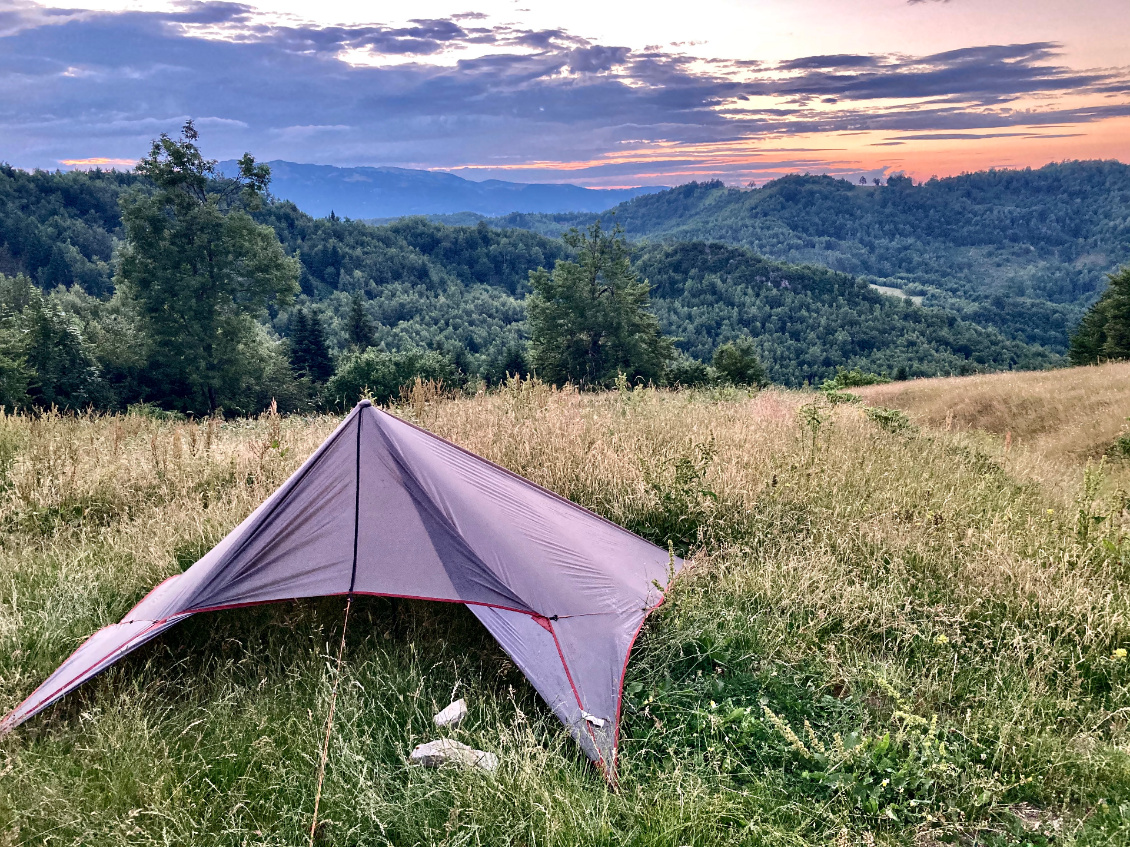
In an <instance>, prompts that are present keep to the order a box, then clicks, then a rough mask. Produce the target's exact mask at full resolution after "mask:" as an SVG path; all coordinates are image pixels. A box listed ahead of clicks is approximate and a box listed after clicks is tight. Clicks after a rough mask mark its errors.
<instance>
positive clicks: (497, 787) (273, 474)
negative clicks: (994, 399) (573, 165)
mask: <svg viewBox="0 0 1130 847" xmlns="http://www.w3.org/2000/svg"><path fill="white" fill-rule="evenodd" d="M1063 378H1064V379H1071V378H1072V377H1071V375H1070V374H1069V373H1065V374H1064V376H1063ZM1041 380H1044V381H1045V382H1046V377H1041ZM1041 385H1043V382H1042V383H1041ZM955 390H956V393H955V395H954V396H955V398H956V399H955V402H958V401H959V400H960V394H961V389H960V385H959V384H958V385H956V386H955ZM1010 390H1016V389H1015V387H1014V388H1013V389H1010ZM1042 390H1046V386H1045V388H1044V389H1042ZM815 402H816V401H815V400H814V397H813V395H811V394H803V393H785V392H775V391H764V392H760V393H758V392H743V391H735V390H727V391H715V392H657V391H652V390H648V389H625V390H624V391H621V392H610V393H607V394H577V393H574V392H570V391H556V390H553V389H550V388H548V387H546V386H544V385H541V384H539V383H536V382H527V381H523V382H518V381H512V382H511V383H510V384H509V385H507V386H505V387H504V388H503V389H501V390H500V391H497V392H492V393H484V394H480V395H477V396H474V397H463V398H444V397H443V396H442V395H441V394H440V393H433V394H430V395H428V396H427V397H424V396H423V395H421V396H420V397H417V398H415V400H413V401H412V402H406V405H404V406H403V407H400V408H399V409H398V410H397V411H398V413H399V414H402V415H405V416H407V417H410V418H412V419H413V420H416V421H418V422H421V423H424V424H425V425H426V426H427V427H428V428H429V429H431V430H433V431H435V432H437V433H438V434H440V435H443V436H444V437H447V438H451V439H453V440H454V441H456V442H457V443H459V444H461V445H463V446H465V447H467V448H468V449H471V450H473V451H475V452H477V453H479V454H481V455H483V456H485V457H487V458H489V459H491V460H493V461H496V462H499V463H501V464H502V465H504V466H506V467H509V468H511V469H513V470H515V471H516V472H518V473H521V474H524V475H526V476H528V477H530V478H531V479H533V480H534V481H535V482H538V483H540V484H542V485H546V486H548V487H550V488H552V489H554V490H556V491H559V492H561V493H562V494H564V495H565V496H568V497H570V498H571V499H573V500H575V501H577V502H579V503H581V504H583V505H585V506H588V507H590V508H593V509H595V510H596V511H598V512H600V513H601V514H603V515H605V516H607V517H608V518H610V519H612V520H614V521H617V522H618V523H621V524H623V525H626V526H629V527H631V528H633V529H636V530H637V531H640V532H642V533H644V534H646V535H648V537H650V538H652V540H654V541H656V542H657V543H660V544H663V545H664V546H668V545H670V546H672V547H673V548H674V549H675V550H676V552H681V551H686V553H687V555H688V564H689V567H688V568H687V570H686V571H685V572H684V573H683V574H682V575H680V576H679V578H678V579H677V580H676V581H675V583H674V586H673V589H672V591H671V592H670V594H669V596H668V599H667V602H665V603H664V604H663V605H662V606H661V607H660V609H659V611H658V612H656V613H655V615H654V616H653V617H652V618H651V619H650V621H649V623H648V625H647V626H646V627H645V629H644V632H643V634H642V635H641V637H640V639H639V641H638V643H637V646H636V649H635V651H634V652H633V654H632V659H631V661H630V663H629V665H628V676H627V684H626V687H625V703H624V712H623V720H622V749H621V772H620V783H619V786H618V788H617V789H616V790H610V789H609V788H608V787H607V786H606V784H605V783H604V781H603V779H602V778H601V776H600V774H599V772H597V771H596V770H595V769H594V768H593V767H592V766H591V765H590V764H589V763H588V762H587V760H585V758H584V757H583V755H581V753H580V751H579V750H578V749H577V748H576V746H575V744H574V743H573V742H572V741H571V740H570V739H569V738H568V737H567V736H566V734H565V732H564V730H563V729H562V727H561V725H560V724H559V723H558V722H557V720H556V719H555V718H554V717H553V716H552V714H550V712H549V710H548V709H547V708H546V707H545V705H544V704H543V703H542V702H541V701H540V700H539V699H538V697H537V695H536V694H535V693H534V692H533V691H532V689H531V688H530V686H529V685H528V683H526V681H525V679H524V677H523V676H522V675H521V673H520V672H519V671H518V670H517V669H516V668H514V666H513V665H512V664H511V663H510V662H509V661H508V660H507V658H506V656H505V655H504V654H503V653H502V652H501V650H500V649H499V648H498V647H497V645H496V644H495V643H494V642H493V640H492V639H491V638H490V637H489V635H488V634H487V633H486V632H485V630H483V629H482V628H481V627H480V625H479V624H478V623H477V621H476V620H475V618H474V616H473V615H471V614H470V613H469V612H468V611H467V610H466V609H463V608H461V607H458V606H451V605H448V604H430V603H425V602H408V601H392V600H381V599H372V598H369V599H358V600H357V601H356V603H355V605H354V608H353V611H352V616H351V620H350V625H349V630H348V637H347V643H346V648H345V661H344V667H343V669H342V671H341V673H342V674H343V675H342V677H341V680H340V686H339V696H338V702H337V710H336V718H335V721H334V726H333V731H332V735H331V743H330V747H329V758H328V764H327V770H326V779H325V786H324V793H323V798H322V806H321V818H322V820H323V823H322V824H320V826H319V829H318V832H317V840H318V843H320V844H335V845H338V844H340V845H390V844H391V845H416V844H427V845H433V844H434V845H441V844H443V845H523V847H532V846H533V845H624V844H628V845H664V846H665V847H679V845H733V844H749V845H762V844H782V845H824V844H836V845H871V844H880V845H884V844H891V845H894V844H900V845H908V846H909V845H919V846H921V845H930V844H945V843H955V844H970V845H972V844H978V845H1013V844H1031V845H1041V846H1042V845H1065V846H1066V845H1100V844H1102V845H1107V844H1119V843H1125V844H1130V756H1128V755H1127V752H1126V751H1127V744H1128V738H1127V729H1126V726H1127V723H1126V715H1127V714H1128V713H1130V660H1128V659H1127V653H1126V650H1127V649H1128V648H1130V643H1128V642H1130V623H1128V621H1130V602H1128V598H1127V591H1126V588H1127V574H1128V573H1130V568H1128V567H1127V564H1126V563H1127V562H1130V552H1127V551H1128V549H1130V548H1128V546H1127V544H1126V542H1125V537H1124V535H1125V517H1124V513H1123V509H1122V507H1123V499H1121V498H1123V495H1122V494H1120V490H1121V488H1122V480H1123V478H1124V476H1123V470H1122V469H1121V466H1115V465H1111V466H1109V467H1108V466H1105V465H1104V466H1098V465H1092V467H1091V468H1090V470H1087V469H1086V458H1085V457H1081V458H1080V459H1079V460H1078V461H1077V462H1076V464H1075V465H1074V466H1073V467H1074V470H1070V467H1071V466H1069V463H1068V460H1067V459H1064V458H1063V457H1062V456H1059V457H1057V459H1056V462H1057V464H1056V465H1055V474H1054V479H1055V485H1054V486H1053V487H1051V488H1049V487H1048V486H1046V485H1045V484H1044V483H1043V482H1041V479H1042V478H1041V477H1040V476H1039V474H1029V473H1026V472H1023V471H1024V469H1025V468H1028V467H1034V466H1035V465H1033V464H1032V463H1033V462H1034V461H1035V459H1033V458H1032V457H1031V456H1029V458H1028V459H1025V461H1026V462H1027V464H1025V465H1023V466H1017V465H1016V464H1015V463H1017V462H1018V461H1019V457H1020V455H1021V454H1020V453H1018V451H1020V450H1021V449H1029V448H1026V447H1024V445H1023V444H1021V445H1020V446H1016V447H1013V448H1012V450H1011V451H1008V450H1006V449H1005V448H1004V446H1003V445H1002V444H1000V443H999V442H1000V439H999V438H997V439H996V441H995V442H994V441H993V440H992V439H991V438H989V437H988V436H983V435H981V434H978V433H976V432H971V431H964V430H958V429H956V428H954V429H950V430H947V429H946V428H945V427H942V426H934V425H931V423H930V421H928V420H923V419H922V418H920V417H915V416H914V414H913V410H910V411H911V418H912V419H913V420H914V422H915V424H916V426H915V427H910V426H906V427H890V426H887V425H886V423H887V422H886V421H885V420H877V419H875V418H874V416H873V415H872V416H868V415H867V414H866V412H865V408H864V407H862V406H861V405H860V404H854V403H844V404H838V405H833V404H828V403H820V405H819V410H818V411H819V425H818V426H816V425H813V423H812V415H811V414H806V412H805V408H806V407H809V406H811V407H812V408H814V409H815V408H816V406H815V405H814V403H815ZM932 402H935V403H936V404H937V403H941V401H940V400H937V399H936V398H935V399H934V400H932ZM890 405H892V406H897V405H898V404H897V403H893V402H892V403H891V404H890ZM1060 414H1061V415H1062V414H1066V412H1065V411H1063V410H1060ZM1088 414H1089V413H1088ZM335 424H336V420H335V419H332V418H328V417H315V418H299V417H291V418H278V417H277V416H264V418H262V419H259V420H252V421H231V422H226V423H225V422H216V421H213V422H210V423H209V422H199V423H198V422H192V421H177V420H160V419H154V418H153V417H152V416H145V415H140V414H131V415H124V416H72V417H60V416H50V415H49V416H45V417H43V418H38V419H35V420H31V419H27V418H22V417H12V416H6V417H0V441H2V443H3V444H4V445H7V446H6V447H5V450H6V451H7V452H6V453H5V455H6V456H9V458H7V459H5V462H6V464H5V470H4V479H5V483H4V486H3V488H2V490H0V524H2V526H3V528H4V532H3V535H0V708H3V709H7V708H10V707H11V706H14V705H15V704H16V703H17V702H19V700H20V699H22V698H23V697H24V696H26V695H27V694H28V693H29V692H30V691H31V690H32V689H33V688H34V687H35V686H36V685H37V684H38V683H39V682H40V681H41V680H42V679H43V677H45V676H46V675H47V674H48V673H49V672H50V671H51V670H53V669H54V668H55V667H56V666H57V665H58V663H59V662H61V661H62V660H63V659H64V658H65V657H66V656H67V654H68V653H69V652H70V650H72V649H73V648H74V647H75V646H76V645H77V644H78V643H79V642H80V641H81V640H82V639H83V638H84V637H85V636H86V635H88V634H89V633H90V632H92V631H93V630H95V629H97V628H98V627H99V626H102V625H105V624H107V623H111V622H113V621H116V620H117V619H118V618H119V617H120V615H121V614H122V613H123V612H124V611H125V610H127V609H128V608H129V607H130V605H132V604H133V603H134V602H136V601H137V600H138V599H139V598H140V597H141V596H143V595H144V594H145V592H146V591H147V590H148V589H149V588H150V587H151V586H152V585H154V584H156V583H157V582H158V581H160V579H162V578H163V577H165V576H168V575H169V574H171V573H175V572H178V571H180V570H183V569H184V568H185V567H187V566H188V565H190V564H191V563H192V562H193V561H195V559H196V558H197V557H198V556H200V555H201V554H202V553H203V552H205V551H206V550H207V549H209V548H210V546H211V545H212V544H214V543H215V542H216V541H218V540H219V539H220V538H222V537H223V535H224V533H226V532H227V531H228V530H229V529H230V528H231V527H233V526H234V525H235V524H236V523H238V521H239V520H240V519H242V517H244V516H245V515H246V514H247V513H248V512H249V511H250V510H251V509H252V508H254V506H255V505H256V504H258V503H259V502H260V501H261V500H262V499H263V498H264V497H266V496H267V495H268V494H269V493H270V492H271V491H272V490H273V489H274V488H275V487H277V486H278V485H279V484H280V483H281V481H282V480H283V479H285V478H286V476H287V474H288V473H290V471H291V470H293V468H295V467H297V465H298V464H299V463H300V462H301V461H302V459H303V458H304V457H305V456H307V455H309V453H310V452H311V451H312V450H313V449H314V448H315V447H316V446H317V444H318V443H320V442H321V440H322V439H324V438H325V436H326V435H327V434H328V433H329V432H330V431H332V429H333V427H334V425H335ZM1120 425H1121V422H1120V421H1119V422H1115V423H1114V427H1115V429H1117V427H1118V426H1120ZM1069 475H1070V476H1071V480H1072V481H1071V482H1070V485H1069V486H1068V485H1067V483H1065V482H1064V480H1065V479H1067V478H1068V476H1069ZM1065 486H1066V487H1065ZM1053 489H1054V490H1053ZM1081 516H1082V517H1081ZM343 611H344V603H343V602H342V601H341V600H339V599H325V600H317V601H304V602H299V603H280V604H276V605H272V606H267V607H261V608H254V609H245V610H236V611H228V612H220V613H214V614H208V615H201V616H198V617H197V618H194V619H191V620H190V621H188V622H186V623H185V624H182V625H180V626H178V627H176V628H174V629H172V630H170V631H168V632H167V633H166V634H165V635H163V636H162V637H160V638H159V639H157V640H155V641H154V642H152V643H151V644H149V645H147V646H146V647H144V648H142V649H141V650H138V651H137V652H136V653H134V654H132V655H131V656H129V657H128V658H126V659H125V660H124V661H122V662H121V663H119V664H118V665H116V666H115V667H114V668H112V669H111V670H110V671H108V672H107V673H105V674H103V675H102V676H100V677H98V678H97V679H96V680H94V681H93V682H91V683H90V684H88V685H86V686H84V687H83V688H81V689H79V690H78V691H76V692H75V693H73V694H72V695H70V696H68V697H67V698H65V699H64V700H63V701H61V702H60V703H59V704H57V705H56V706H55V707H53V708H52V709H50V710H48V711H47V712H45V713H43V714H41V715H39V716H37V717H36V718H34V719H32V720H31V721H30V722H28V723H27V724H25V725H23V726H22V727H20V728H19V729H18V730H16V732H14V733H13V734H11V735H9V736H7V737H5V738H4V739H2V740H0V845H4V847H8V845H24V844H28V845H31V844H35V845H39V844H46V845H60V847H61V846H62V845H115V847H117V845H158V844H159V845H166V844H192V845H276V844H277V845H300V844H304V843H305V840H306V837H307V831H308V828H309V826H310V815H311V812H312V809H313V799H314V788H315V780H316V775H317V766H318V756H319V754H320V749H321V741H322V733H323V731H324V726H325V719H326V714H327V711H328V708H329V696H330V691H331V690H332V686H333V682H334V675H335V674H336V673H338V670H337V667H336V664H335V656H336V649H337V642H338V639H339V638H340V633H341V629H340V628H341V624H342V614H343ZM454 697H464V698H465V699H466V700H467V702H468V704H469V707H470V714H469V715H468V718H467V719H466V720H465V721H464V722H463V723H462V724H461V725H460V726H459V727H458V728H455V729H449V730H444V731H442V732H437V731H436V729H435V728H434V726H433V725H432V722H431V718H432V715H433V714H434V713H435V712H436V711H438V710H439V709H440V708H442V707H443V706H445V705H447V703H448V702H450V700H451V699H453V698H454ZM440 734H445V735H450V736H451V737H454V738H457V739H458V740H460V741H463V742H464V743H467V744H470V745H472V746H474V747H477V748H480V749H484V750H490V751H492V752H495V753H497V754H498V756H499V757H500V760H501V766H500V768H499V770H498V772H497V773H496V774H495V775H493V776H492V775H487V774H482V773H479V772H473V771H462V770H446V769H444V770H438V771H432V770H423V769H418V768H415V767H411V766H409V765H408V764H407V755H408V752H409V751H410V750H411V749H412V747H413V746H414V745H415V744H417V743H420V742H422V741H427V740H431V739H432V738H435V737H437V736H438V735H440Z"/></svg>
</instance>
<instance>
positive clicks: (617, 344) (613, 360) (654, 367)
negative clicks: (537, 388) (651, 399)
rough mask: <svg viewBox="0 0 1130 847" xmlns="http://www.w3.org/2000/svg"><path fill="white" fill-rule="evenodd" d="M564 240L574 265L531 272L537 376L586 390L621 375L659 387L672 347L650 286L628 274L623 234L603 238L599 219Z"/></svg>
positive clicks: (565, 262) (530, 317)
mask: <svg viewBox="0 0 1130 847" xmlns="http://www.w3.org/2000/svg"><path fill="white" fill-rule="evenodd" d="M564 240H565V243H566V244H568V245H569V247H571V248H572V249H573V251H574V252H575V256H576V258H575V260H559V261H558V262H557V264H556V265H555V266H554V269H553V273H552V274H550V273H547V272H546V270H545V269H544V268H539V269H538V270H536V271H533V272H531V274H530V285H531V287H532V288H533V293H532V294H531V295H530V296H529V297H528V298H527V299H526V313H527V316H528V321H529V327H530V339H531V340H530V353H531V359H532V363H533V366H534V370H535V371H536V372H537V373H538V375H539V376H540V377H542V378H543V379H545V380H547V381H549V382H554V383H557V384H559V385H560V384H564V383H566V382H573V383H576V384H577V385H580V386H582V387H585V388H598V387H608V386H611V385H612V384H613V383H614V381H615V380H616V376H617V374H619V373H621V372H623V373H624V374H625V375H626V376H627V377H628V378H629V379H630V380H632V381H633V382H634V381H637V380H641V379H642V380H651V381H655V382H658V381H659V380H660V379H661V378H662V376H663V371H664V366H665V364H666V362H667V360H668V359H670V358H671V356H672V355H673V354H674V347H673V346H672V344H671V341H670V340H669V339H667V338H665V337H664V336H663V334H662V332H661V331H660V329H659V321H658V320H657V319H656V317H655V315H654V314H652V313H651V311H650V309H649V290H650V286H649V285H648V283H647V282H646V281H645V282H641V281H640V280H639V278H638V277H637V276H636V274H635V272H634V271H633V270H632V268H631V264H630V263H629V261H628V248H627V245H626V244H625V243H624V237H623V235H622V233H621V231H620V230H619V229H616V230H614V231H613V232H612V233H606V232H604V231H603V230H602V229H601V226H600V221H597V222H596V223H594V224H593V225H592V226H591V227H589V229H588V230H587V231H585V232H579V231H577V230H575V229H574V230H571V231H570V232H569V233H568V234H567V235H565V236H564Z"/></svg>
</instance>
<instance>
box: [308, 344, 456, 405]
mask: <svg viewBox="0 0 1130 847" xmlns="http://www.w3.org/2000/svg"><path fill="white" fill-rule="evenodd" d="M458 375H459V372H458V370H457V369H456V367H455V365H454V363H453V362H452V361H451V360H450V359H449V358H448V357H447V356H445V355H443V354H442V353H438V352H436V351H435V350H428V351H424V350H405V351H402V352H398V353H385V352H384V351H381V350H378V349H377V348H375V347H370V348H369V349H368V350H366V351H365V352H363V353H353V354H351V355H349V356H346V357H345V358H343V359H342V361H341V363H340V364H339V365H338V369H337V372H336V373H335V374H334V375H333V376H332V377H331V378H330V381H329V382H328V383H327V384H326V405H327V406H329V407H331V408H335V409H348V408H349V407H350V406H352V405H353V404H354V403H356V402H357V401H358V400H360V399H361V398H362V397H369V398H371V399H372V400H373V401H374V402H376V403H387V402H389V401H390V400H392V399H394V398H397V397H399V396H400V389H401V387H402V386H404V385H407V384H408V383H410V382H412V381H413V380H415V379H416V378H417V377H419V378H420V379H424V380H431V381H433V382H449V383H450V382H453V381H455V380H456V379H457V377H458Z"/></svg>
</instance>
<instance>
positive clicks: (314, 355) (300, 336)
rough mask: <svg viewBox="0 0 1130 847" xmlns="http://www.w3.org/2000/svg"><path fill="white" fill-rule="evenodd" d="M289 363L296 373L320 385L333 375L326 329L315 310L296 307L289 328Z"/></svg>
mask: <svg viewBox="0 0 1130 847" xmlns="http://www.w3.org/2000/svg"><path fill="white" fill-rule="evenodd" d="M290 363H291V367H292V368H293V369H294V372H295V373H296V374H300V375H303V376H307V377H309V378H310V379H311V380H313V381H314V382H315V383H317V384H319V385H321V384H323V383H325V382H326V380H328V379H329V378H330V377H331V376H333V372H334V367H333V359H332V357H331V356H330V351H329V347H328V346H327V344H326V331H325V327H323V325H322V320H321V318H319V317H318V313H317V312H313V311H307V310H306V309H296V310H295V312H294V317H293V318H292V320H291V329H290Z"/></svg>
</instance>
